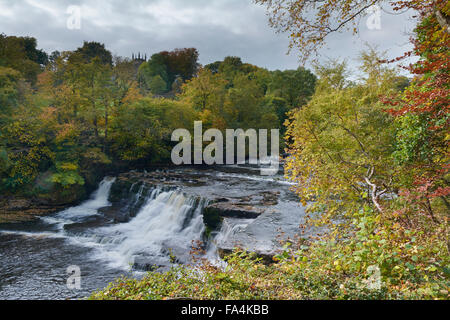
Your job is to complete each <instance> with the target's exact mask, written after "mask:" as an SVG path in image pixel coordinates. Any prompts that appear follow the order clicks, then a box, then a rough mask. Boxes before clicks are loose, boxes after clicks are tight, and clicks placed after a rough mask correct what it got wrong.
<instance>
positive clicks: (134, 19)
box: [0, 0, 413, 70]
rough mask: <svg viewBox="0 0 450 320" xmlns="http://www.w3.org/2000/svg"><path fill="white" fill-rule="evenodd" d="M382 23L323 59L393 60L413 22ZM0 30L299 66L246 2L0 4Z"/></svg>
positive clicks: (49, 41) (126, 50) (54, 43)
mask: <svg viewBox="0 0 450 320" xmlns="http://www.w3.org/2000/svg"><path fill="white" fill-rule="evenodd" d="M69 5H79V6H81V7H82V28H81V30H68V29H67V28H66V20H67V18H68V15H67V14H66V10H67V7H68V6H69ZM381 22H382V29H381V30H368V29H367V27H366V26H365V23H364V21H361V23H360V31H361V33H360V36H359V37H353V36H351V35H350V34H348V33H346V34H340V35H333V36H331V37H330V38H329V39H328V43H327V48H328V49H327V48H324V50H322V51H321V54H322V57H323V58H325V57H334V58H347V59H348V60H349V61H352V59H354V58H355V57H356V56H357V54H358V52H359V51H360V50H361V49H362V48H363V47H364V42H369V43H371V44H375V45H378V46H379V48H380V49H382V50H388V51H389V54H390V55H391V56H396V55H400V54H401V53H402V52H403V51H405V50H406V49H407V48H408V45H407V43H408V35H405V34H403V33H404V31H405V30H411V29H412V26H413V22H411V21H409V20H408V15H402V16H392V15H389V14H386V13H384V12H383V14H382V20H381ZM0 32H4V33H6V34H8V35H28V36H33V37H36V38H37V39H38V43H39V46H40V47H41V48H43V49H44V50H46V51H48V52H51V51H53V50H59V51H63V50H73V49H75V48H77V47H79V46H80V45H81V44H82V42H83V40H89V41H93V40H95V41H99V42H103V43H105V45H106V46H107V48H109V49H110V50H111V51H112V52H113V53H114V54H117V55H121V56H131V53H132V52H138V51H139V52H142V53H144V52H145V53H147V54H149V55H150V54H152V53H155V52H159V51H161V50H170V49H174V48H178V47H196V48H197V49H198V50H199V52H200V62H201V63H202V64H207V63H210V62H213V61H216V60H221V59H223V58H224V57H225V56H227V55H234V56H240V57H242V58H243V60H244V61H246V62H249V63H253V64H256V65H259V66H262V67H266V68H268V69H272V70H273V69H292V68H296V67H297V66H298V58H297V56H296V54H295V50H294V51H293V52H292V53H291V55H289V56H287V55H286V52H287V50H288V44H289V39H288V36H287V35H286V34H276V33H275V31H274V30H273V29H271V28H270V27H269V26H268V23H267V17H266V15H265V8H263V7H261V6H258V5H255V4H254V3H253V2H252V1H251V0H196V1H193V0H191V1H186V0H164V1H163V0H153V1H144V0H129V1H118V0H111V1H107V0H97V1H87V0H58V1H56V0H53V1H52V0H0ZM352 63H353V64H354V62H352Z"/></svg>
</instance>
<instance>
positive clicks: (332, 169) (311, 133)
mask: <svg viewBox="0 0 450 320" xmlns="http://www.w3.org/2000/svg"><path fill="white" fill-rule="evenodd" d="M362 58H363V66H364V67H363V69H364V70H365V71H366V72H368V77H367V78H366V79H365V81H364V82H363V83H362V84H358V85H355V84H352V83H351V82H349V81H345V65H344V64H339V65H331V66H330V65H329V66H327V67H322V68H320V70H319V72H318V73H319V75H320V74H322V75H324V76H322V77H319V83H318V86H317V91H316V93H315V94H314V95H313V97H312V99H311V101H310V102H309V103H308V104H307V105H306V106H305V107H303V108H301V109H297V110H294V111H293V112H292V114H291V117H292V118H291V120H290V122H289V126H288V131H287V138H288V139H289V140H287V141H288V152H289V154H290V156H289V158H288V164H287V167H286V174H287V176H288V177H290V178H291V179H292V180H293V181H295V182H297V185H296V186H295V190H296V192H297V193H298V194H299V196H300V197H301V199H302V202H303V203H304V204H306V202H307V201H313V203H312V204H311V206H310V210H312V211H320V212H324V213H326V217H328V218H330V217H335V215H336V214H337V213H340V214H349V215H352V214H354V213H355V212H358V211H359V210H360V208H361V207H362V205H363V204H364V203H366V204H367V205H370V206H372V207H373V208H374V209H375V210H377V211H379V212H380V213H382V214H384V213H385V212H386V210H385V209H386V208H385V207H384V204H383V202H382V198H381V197H382V196H383V195H384V194H386V193H390V194H395V192H396V190H397V189H396V188H397V185H396V183H397V182H398V180H397V176H396V170H395V166H394V163H393V160H392V158H391V154H392V152H393V144H392V141H393V139H394V134H395V130H394V121H393V119H392V118H391V117H390V116H389V115H388V114H387V113H386V112H384V108H385V106H384V105H383V104H382V103H381V102H380V101H379V95H380V94H383V93H386V92H394V90H395V88H393V84H392V79H393V78H394V77H395V73H394V72H393V71H392V70H390V69H387V68H383V69H379V68H378V67H377V64H376V61H377V60H378V59H379V58H378V57H377V56H376V55H375V54H374V53H371V54H368V55H363V56H362ZM368 66H372V68H368ZM291 138H292V140H290V139H291Z"/></svg>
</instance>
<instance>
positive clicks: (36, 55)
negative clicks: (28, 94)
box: [0, 34, 48, 84]
mask: <svg viewBox="0 0 450 320" xmlns="http://www.w3.org/2000/svg"><path fill="white" fill-rule="evenodd" d="M36 46H37V42H36V39H34V38H30V37H12V36H11V37H8V36H6V35H4V34H0V66H3V67H7V68H12V69H14V70H17V71H19V72H20V73H21V74H22V76H23V77H24V78H25V80H27V81H28V82H30V83H31V84H34V83H35V82H36V78H37V75H38V73H39V72H40V71H41V65H44V64H46V63H47V60H48V58H47V54H46V53H45V52H44V51H42V50H38V49H37V48H36Z"/></svg>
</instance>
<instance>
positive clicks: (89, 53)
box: [74, 41, 113, 66]
mask: <svg viewBox="0 0 450 320" xmlns="http://www.w3.org/2000/svg"><path fill="white" fill-rule="evenodd" d="M74 54H75V55H77V56H79V57H81V58H82V59H83V61H84V62H85V63H91V62H92V60H93V59H95V58H98V59H99V62H100V63H101V64H106V65H110V66H111V65H112V63H113V57H112V54H111V52H110V51H108V50H106V49H105V45H104V44H101V43H99V42H95V41H92V42H88V41H85V42H84V43H83V46H82V47H80V48H78V49H77V50H75V51H74Z"/></svg>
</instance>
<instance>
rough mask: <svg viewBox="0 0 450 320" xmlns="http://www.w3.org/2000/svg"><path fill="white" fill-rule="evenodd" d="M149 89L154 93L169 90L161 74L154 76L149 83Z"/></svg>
mask: <svg viewBox="0 0 450 320" xmlns="http://www.w3.org/2000/svg"><path fill="white" fill-rule="evenodd" d="M149 89H150V91H151V92H152V93H153V94H163V93H164V92H166V91H167V83H166V82H165V81H164V80H163V78H161V76H159V75H158V76H154V77H153V78H152V79H151V81H150V83H149Z"/></svg>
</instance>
